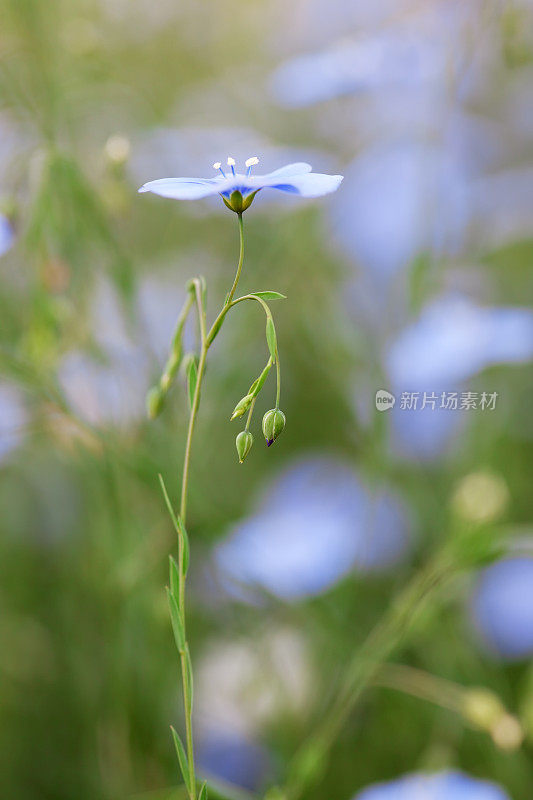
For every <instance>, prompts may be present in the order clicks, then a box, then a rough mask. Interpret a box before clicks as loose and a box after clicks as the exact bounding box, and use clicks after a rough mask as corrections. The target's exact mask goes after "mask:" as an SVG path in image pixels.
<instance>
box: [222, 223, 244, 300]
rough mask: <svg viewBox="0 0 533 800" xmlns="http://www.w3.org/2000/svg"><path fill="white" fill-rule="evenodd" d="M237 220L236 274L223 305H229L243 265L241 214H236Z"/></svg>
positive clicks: (242, 224)
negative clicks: (237, 259)
mask: <svg viewBox="0 0 533 800" xmlns="http://www.w3.org/2000/svg"><path fill="white" fill-rule="evenodd" d="M237 217H238V219H239V242H240V251H239V263H238V264H237V272H236V273H235V280H234V281H233V286H232V287H231V289H230V293H229V294H228V296H227V298H226V303H225V305H229V304H230V303H231V301H232V300H233V296H234V294H235V291H236V289H237V284H238V283H239V278H240V277H241V270H242V265H243V263H244V223H243V221H242V213H241V214H237Z"/></svg>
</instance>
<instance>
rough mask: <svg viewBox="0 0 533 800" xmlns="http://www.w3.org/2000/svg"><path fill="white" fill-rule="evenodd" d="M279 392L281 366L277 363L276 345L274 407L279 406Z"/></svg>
mask: <svg viewBox="0 0 533 800" xmlns="http://www.w3.org/2000/svg"><path fill="white" fill-rule="evenodd" d="M280 392H281V367H280V365H279V353H278V348H277V347H276V408H279V395H280Z"/></svg>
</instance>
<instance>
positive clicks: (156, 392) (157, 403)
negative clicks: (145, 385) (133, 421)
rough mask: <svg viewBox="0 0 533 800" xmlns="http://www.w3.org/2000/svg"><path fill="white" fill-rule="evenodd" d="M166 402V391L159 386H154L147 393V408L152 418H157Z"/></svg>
mask: <svg viewBox="0 0 533 800" xmlns="http://www.w3.org/2000/svg"><path fill="white" fill-rule="evenodd" d="M164 402H165V393H164V392H162V391H161V389H160V387H159V386H152V388H151V389H150V391H149V392H148V394H147V395H146V410H147V412H148V416H149V417H150V419H155V418H156V417H158V416H159V414H160V413H161V410H162V408H163V403H164Z"/></svg>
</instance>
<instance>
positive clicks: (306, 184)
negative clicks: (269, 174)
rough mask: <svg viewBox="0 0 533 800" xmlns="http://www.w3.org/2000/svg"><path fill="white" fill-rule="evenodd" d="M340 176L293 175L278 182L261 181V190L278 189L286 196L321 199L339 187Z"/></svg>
mask: <svg viewBox="0 0 533 800" xmlns="http://www.w3.org/2000/svg"><path fill="white" fill-rule="evenodd" d="M342 179H343V176H342V175H322V174H321V173H320V172H312V173H309V174H308V175H295V176H294V177H293V178H287V179H286V180H284V181H280V180H279V178H278V179H275V178H270V179H268V180H266V179H265V180H261V184H262V188H267V187H270V188H272V189H279V191H281V192H287V193H288V194H297V195H298V196H299V197H321V196H322V195H324V194H330V193H331V192H335V191H336V190H337V189H338V188H339V186H340V185H341V182H342Z"/></svg>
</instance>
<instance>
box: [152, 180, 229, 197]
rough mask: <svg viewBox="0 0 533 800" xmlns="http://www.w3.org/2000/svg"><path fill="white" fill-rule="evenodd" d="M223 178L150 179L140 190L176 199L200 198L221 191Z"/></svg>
mask: <svg viewBox="0 0 533 800" xmlns="http://www.w3.org/2000/svg"><path fill="white" fill-rule="evenodd" d="M222 183H224V181H223V180H218V179H217V178H160V179H159V180H156V181H149V182H148V183H145V184H144V185H143V186H141V188H140V189H139V192H152V193H153V194H157V195H159V196H160V197H169V198H171V199H174V200H198V199H200V198H202V197H208V196H209V195H212V194H218V193H219V192H220V186H221V184H222Z"/></svg>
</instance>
